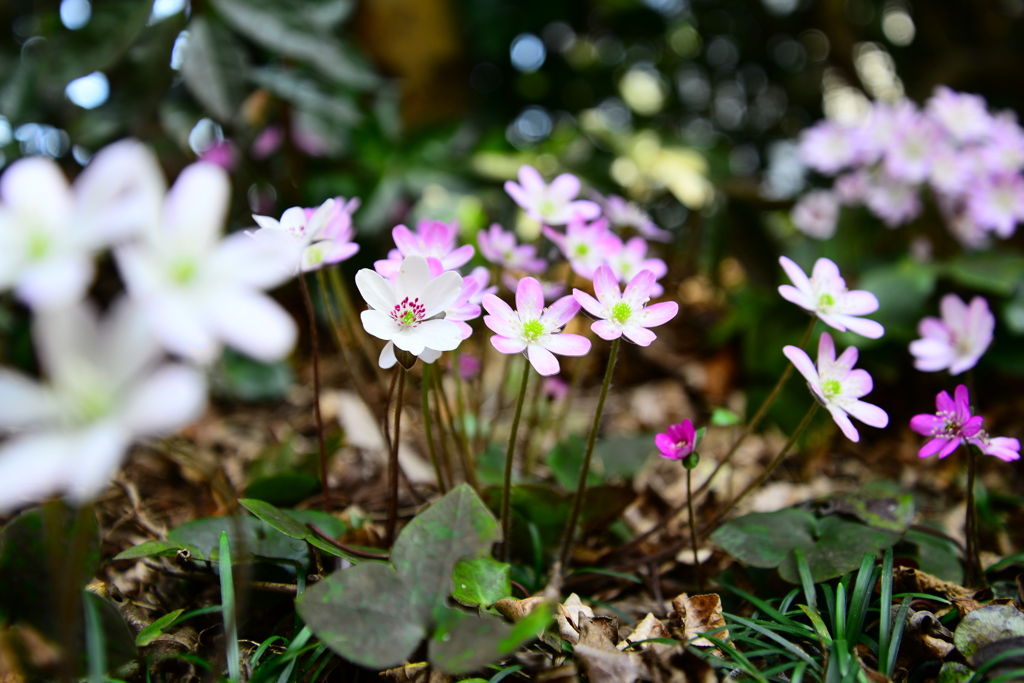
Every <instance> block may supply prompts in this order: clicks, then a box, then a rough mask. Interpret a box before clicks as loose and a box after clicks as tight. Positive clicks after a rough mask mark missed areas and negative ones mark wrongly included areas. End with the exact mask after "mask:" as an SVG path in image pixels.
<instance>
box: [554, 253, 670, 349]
mask: <svg viewBox="0 0 1024 683" xmlns="http://www.w3.org/2000/svg"><path fill="white" fill-rule="evenodd" d="M654 284H655V282H654V274H653V273H651V271H649V270H641V271H640V272H639V273H637V274H636V276H635V277H634V278H633V279H632V280H630V281H629V284H628V285H626V291H625V292H624V293H622V292H620V291H619V283H618V282H617V281H616V279H615V274H614V273H612V269H611V268H609V267H608V266H601V267H600V268H598V269H597V272H596V273H594V292H595V293H596V294H597V298H596V299H595V298H594V297H592V296H590V295H589V294H587V293H586V292H584V291H582V290H579V289H574V290H573V291H572V295H573V296H574V297H576V301H578V302H579V304H580V305H581V306H582V307H583V308H584V309H586V311H587V313H589V314H590V315H592V316H594V317H596V318H601V319H600V320H598V321H597V322H595V323H593V324H592V325H591V326H590V329H592V330H593V331H594V333H595V334H596V335H597V336H599V337H600V338H601V339H604V340H607V341H611V340H612V339H618V338H619V337H621V336H623V335H625V337H626V339H628V340H629V341H631V342H634V343H636V344H639V345H640V346H650V344H651V342H653V341H654V340H655V339H657V335H655V334H654V333H653V332H651V331H650V330H649V329H647V328H649V327H657V326H658V325H664V324H665V323H667V322H668V321H669V320H671V319H672V318H674V317H675V316H676V313H678V312H679V304H677V303H676V302H674V301H666V302H663V303H660V304H654V305H653V306H647V300H648V299H649V298H650V296H651V288H652V287H653V286H654Z"/></svg>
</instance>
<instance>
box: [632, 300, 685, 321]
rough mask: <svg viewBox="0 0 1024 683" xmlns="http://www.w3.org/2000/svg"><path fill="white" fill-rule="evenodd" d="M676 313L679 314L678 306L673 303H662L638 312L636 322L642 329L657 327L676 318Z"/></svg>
mask: <svg viewBox="0 0 1024 683" xmlns="http://www.w3.org/2000/svg"><path fill="white" fill-rule="evenodd" d="M677 313H679V304H677V303H676V302H675V301H663V302H661V303H660V304H653V305H651V306H648V307H647V308H645V309H643V310H642V311H640V315H639V317H638V322H639V323H640V324H641V325H643V326H644V327H657V326H658V325H664V324H665V323H667V322H668V321H669V320H671V319H672V318H674V317H676V314H677Z"/></svg>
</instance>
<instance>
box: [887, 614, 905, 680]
mask: <svg viewBox="0 0 1024 683" xmlns="http://www.w3.org/2000/svg"><path fill="white" fill-rule="evenodd" d="M909 611H910V600H909V599H907V598H904V599H903V602H902V603H901V604H900V609H899V611H898V612H897V613H896V621H895V623H894V624H893V626H892V638H891V640H890V644H889V654H888V658H887V659H886V660H885V663H884V664H885V669H883V670H882V673H884V674H885V675H886V676H887V677H888V678H892V672H893V670H894V669H895V668H896V656H897V655H898V654H899V652H900V641H901V640H903V627H904V626H906V623H907V613H908V612H909Z"/></svg>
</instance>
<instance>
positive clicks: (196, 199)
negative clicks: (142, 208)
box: [161, 162, 231, 251]
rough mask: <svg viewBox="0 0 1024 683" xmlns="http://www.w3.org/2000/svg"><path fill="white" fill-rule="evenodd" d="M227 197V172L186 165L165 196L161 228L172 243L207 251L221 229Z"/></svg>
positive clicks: (228, 195) (206, 165)
mask: <svg viewBox="0 0 1024 683" xmlns="http://www.w3.org/2000/svg"><path fill="white" fill-rule="evenodd" d="M230 196H231V182H230V180H229V179H228V174H227V171H225V170H224V169H223V168H221V167H220V166H216V165H214V164H210V163H204V162H197V163H194V164H190V165H189V166H186V167H185V169H184V170H183V171H182V172H181V174H180V175H179V176H178V179H177V180H176V181H175V182H174V186H173V187H171V191H170V192H169V193H168V194H167V199H166V200H165V201H164V208H163V216H162V219H161V229H162V230H163V231H164V232H166V233H167V234H170V235H174V237H175V239H176V240H180V241H182V242H187V243H193V244H195V246H196V248H197V249H198V250H200V251H207V250H209V249H211V248H212V247H213V244H214V243H215V242H216V240H217V238H218V237H219V236H220V234H221V232H222V231H223V229H224V219H225V218H226V217H227V213H228V200H229V198H230Z"/></svg>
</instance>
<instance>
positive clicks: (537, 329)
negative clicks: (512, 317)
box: [523, 320, 544, 341]
mask: <svg viewBox="0 0 1024 683" xmlns="http://www.w3.org/2000/svg"><path fill="white" fill-rule="evenodd" d="M542 334H544V325H542V324H541V322H540V321H539V320H527V321H526V322H524V323H523V336H524V337H526V338H527V339H529V340H530V341H534V340H536V339H537V338H538V337H540V336H541V335H542Z"/></svg>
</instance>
